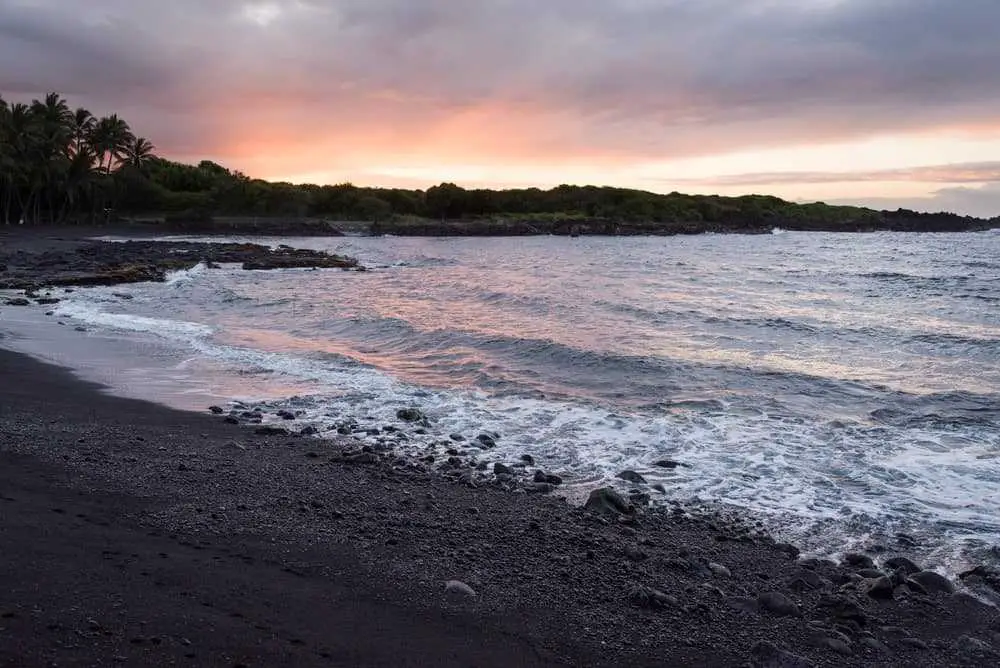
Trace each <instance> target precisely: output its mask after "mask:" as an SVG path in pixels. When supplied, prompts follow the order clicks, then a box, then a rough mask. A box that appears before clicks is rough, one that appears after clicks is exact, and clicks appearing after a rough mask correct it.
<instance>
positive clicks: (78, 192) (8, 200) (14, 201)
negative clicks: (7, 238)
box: [0, 93, 154, 224]
mask: <svg viewBox="0 0 1000 668" xmlns="http://www.w3.org/2000/svg"><path fill="white" fill-rule="evenodd" d="M153 159H154V156H153V145H152V144H151V143H150V142H149V141H148V140H146V139H143V138H141V137H136V136H135V135H134V134H133V133H132V130H131V129H130V128H129V126H128V123H126V122H125V121H124V120H123V119H121V118H119V117H118V116H116V115H111V116H107V117H103V118H95V117H94V116H93V115H92V114H91V113H90V112H89V111H87V110H86V109H76V110H72V109H70V107H69V105H68V104H67V103H66V100H65V99H63V98H62V96H60V95H59V94H58V93H49V94H48V95H46V96H45V98H44V99H42V100H33V101H32V102H31V103H30V104H24V103H8V102H7V101H5V100H3V99H2V98H0V216H2V221H3V223H4V224H12V223H22V224H40V223H65V222H70V221H73V222H81V221H91V222H93V221H95V220H99V219H102V218H105V217H106V213H105V210H106V209H107V208H108V207H113V206H114V203H115V201H116V199H117V197H118V196H119V194H120V192H121V190H122V188H123V186H124V183H125V182H126V181H127V175H126V174H125V172H126V171H127V169H135V170H139V171H141V170H142V169H144V168H145V167H146V166H147V165H148V164H149V162H150V161H151V160H153Z"/></svg>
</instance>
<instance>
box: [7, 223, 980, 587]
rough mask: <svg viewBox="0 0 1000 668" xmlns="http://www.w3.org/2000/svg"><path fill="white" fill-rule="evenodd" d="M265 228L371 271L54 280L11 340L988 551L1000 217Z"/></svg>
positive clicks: (871, 530)
mask: <svg viewBox="0 0 1000 668" xmlns="http://www.w3.org/2000/svg"><path fill="white" fill-rule="evenodd" d="M267 243H273V244H275V245H277V244H288V245H291V246H295V247H307V248H314V249H321V250H327V251H331V252H335V253H338V254H346V255H351V256H353V257H356V258H358V259H359V260H360V261H361V262H362V263H363V264H364V265H365V266H366V267H367V268H368V271H366V272H341V271H336V270H320V271H310V270H285V271H276V272H248V271H242V270H241V269H239V268H238V267H226V266H224V267H222V268H218V269H208V268H205V267H203V266H199V267H197V268H196V269H194V270H191V271H188V272H182V273H179V274H175V275H173V276H171V278H170V280H168V281H167V282H166V283H159V284H152V283H150V284H137V285H132V286H124V287H123V286H117V287H115V288H92V289H78V290H75V291H73V292H72V293H67V292H62V293H59V294H58V296H61V297H62V298H63V301H62V302H61V303H60V304H58V305H57V306H55V307H53V308H54V313H53V315H52V316H51V317H49V319H48V321H47V323H36V327H37V328H41V327H43V326H45V327H47V328H48V329H47V330H46V331H49V330H53V331H54V330H59V331H58V336H60V337H62V338H60V339H59V341H61V342H62V343H60V344H59V345H58V346H54V345H53V343H52V342H53V341H55V339H49V338H46V337H54V336H56V334H54V333H51V332H50V333H49V334H38V332H40V331H41V329H36V330H34V331H35V332H36V334H37V335H36V336H35V337H34V343H32V341H30V340H29V339H30V338H31V337H21V338H20V339H18V337H13V338H12V340H11V341H10V342H8V344H9V345H10V346H12V347H15V348H17V347H18V346H20V347H21V348H22V349H25V350H27V351H29V352H33V353H35V354H42V355H44V353H45V350H43V348H46V347H47V348H48V350H49V351H50V352H51V351H52V350H53V349H55V348H59V349H61V350H63V351H64V354H61V355H59V356H58V357H59V359H57V360H55V361H59V362H60V363H64V364H69V365H71V366H74V367H76V368H78V369H80V370H82V371H83V372H89V373H90V375H92V376H94V377H95V379H97V380H101V381H102V382H105V383H108V384H109V385H111V386H112V388H113V389H117V391H121V392H123V393H125V394H131V395H136V396H143V397H145V398H152V399H155V400H158V401H162V402H164V403H168V404H171V405H175V406H179V407H183V408H192V409H197V410H204V409H205V407H206V406H207V405H208V402H209V401H233V402H235V401H239V402H246V403H253V402H258V403H261V402H262V403H264V404H266V405H267V406H269V407H271V408H274V409H280V408H293V409H294V410H296V411H299V412H300V413H301V417H300V420H299V422H300V423H302V424H314V425H316V426H317V428H318V429H319V431H320V435H322V434H323V433H324V432H326V431H327V430H329V429H330V428H331V427H332V425H333V424H334V422H335V421H337V420H342V419H344V418H347V417H349V418H351V419H354V420H357V421H358V422H359V423H360V424H362V425H372V426H379V425H385V424H391V423H393V422H394V421H395V419H394V418H395V414H396V411H397V410H398V409H400V408H405V407H416V408H419V409H420V410H421V411H423V412H424V413H426V414H427V415H428V416H429V417H430V419H431V427H430V428H429V429H427V433H426V434H410V435H409V436H410V438H409V440H405V441H404V440H400V441H399V442H398V446H397V448H398V449H399V450H400V451H401V452H404V453H407V454H413V455H417V456H419V455H422V454H425V453H426V452H428V451H429V449H431V448H433V447H435V444H437V443H440V442H441V441H442V440H443V441H447V440H449V437H450V435H452V434H463V435H465V436H467V437H474V436H475V435H476V434H477V433H481V432H484V431H490V432H495V433H497V434H498V435H499V439H498V447H497V448H496V449H495V450H491V451H490V452H489V453H487V454H484V455H483V456H482V458H484V459H488V460H490V461H504V462H510V461H517V460H518V458H519V457H520V456H521V455H523V454H530V455H531V456H532V457H533V458H534V459H535V460H536V461H537V462H539V465H540V466H544V468H545V469H546V470H547V471H552V472H556V473H559V474H560V475H562V476H563V477H564V479H565V480H566V483H567V484H566V490H565V492H564V493H565V494H567V495H568V496H570V497H571V498H579V497H580V495H583V494H585V493H586V491H588V490H589V489H592V488H593V487H594V486H596V485H598V484H604V483H607V482H608V481H613V480H614V479H615V478H614V476H615V475H616V474H617V473H619V472H620V471H622V470H625V469H631V470H634V471H637V472H639V473H640V474H641V475H643V476H644V477H645V478H646V479H647V480H648V481H649V482H650V483H651V484H658V485H662V488H660V489H661V490H662V491H654V492H653V498H654V502H658V503H670V502H682V503H685V504H695V505H698V504H706V505H724V506H732V507H736V508H740V509H746V510H749V511H751V512H752V513H754V514H755V515H756V516H757V517H759V518H761V519H762V520H764V522H765V524H766V525H767V526H768V528H769V529H771V530H772V531H773V532H774V533H776V534H777V535H779V536H780V537H782V538H785V539H788V540H791V541H793V542H796V543H797V544H799V545H801V546H803V547H804V548H806V549H808V550H810V551H812V552H813V553H816V554H835V553H838V552H842V551H844V550H848V549H869V550H876V551H877V550H894V549H905V550H906V552H907V553H909V554H916V555H918V556H920V558H921V559H923V560H924V561H925V562H927V563H929V564H931V565H936V566H939V567H942V568H945V569H947V570H952V571H954V570H958V569H961V568H962V567H964V566H966V565H968V564H970V563H976V564H979V563H983V562H991V561H996V559H997V557H998V554H997V552H998V550H1000V548H998V545H1000V309H998V304H1000V235H997V234H992V233H982V234H954V235H949V234H940V235H938V234H934V235H931V234H926V235H916V234H894V233H879V234H865V235H848V234H842V235H841V234H807V233H792V232H785V233H781V234H773V235H761V236H715V235H703V236H692V237H668V238H659V237H654V238H646V237H643V238H599V237H581V238H574V239H569V238H563V237H531V238H490V239H471V238H448V239H411V238H361V237H347V238H329V239H291V238H286V239H274V240H269V241H268V242H267ZM123 293H127V295H125V296H122V294H123ZM23 317H25V318H27V317H28V316H23ZM57 321H62V322H63V323H64V325H72V326H80V327H81V328H83V329H85V330H86V331H85V332H76V331H75V330H74V329H73V327H71V326H64V327H61V328H60V327H59V326H58V325H57V324H56V322H57ZM74 337H75V338H74ZM45 341H48V343H45V345H42V344H41V343H39V342H45ZM68 341H75V342H76V343H73V344H72V345H71V346H70V344H68V343H66V342H68ZM67 346H69V348H67ZM70 349H71V352H65V351H67V350H70ZM49 356H50V358H51V357H53V355H51V354H50V355H49ZM85 375H86V373H85ZM334 433H335V432H334ZM663 459H670V460H673V461H676V462H678V463H680V464H681V465H680V466H678V467H676V468H673V469H665V468H661V467H658V466H656V465H655V463H656V462H657V461H660V460H663Z"/></svg>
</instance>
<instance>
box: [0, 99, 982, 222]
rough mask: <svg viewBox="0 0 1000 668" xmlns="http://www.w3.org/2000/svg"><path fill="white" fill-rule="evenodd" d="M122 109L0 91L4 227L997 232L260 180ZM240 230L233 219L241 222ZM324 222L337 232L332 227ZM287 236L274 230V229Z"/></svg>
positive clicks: (686, 199) (692, 199) (879, 214)
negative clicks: (164, 141)
mask: <svg viewBox="0 0 1000 668" xmlns="http://www.w3.org/2000/svg"><path fill="white" fill-rule="evenodd" d="M154 150H155V149H154V146H153V144H152V143H151V142H150V141H148V140H146V139H144V138H142V137H139V136H136V135H135V134H134V133H133V131H132V129H131V128H130V127H129V125H128V123H127V122H126V121H125V120H124V119H122V118H120V117H118V116H117V115H110V116H106V117H95V116H94V115H93V114H91V113H90V112H89V111H87V110H86V109H75V110H74V109H72V108H71V107H70V106H69V105H68V104H67V102H66V100H65V99H64V98H63V97H62V96H60V95H59V94H57V93H50V94H48V95H46V96H45V98H44V99H40V100H33V101H31V102H28V103H23V102H8V101H5V100H3V99H2V98H0V221H2V222H3V223H5V224H12V223H21V224H26V225H36V224H70V223H89V224H93V223H104V222H108V223H111V222H115V223H120V222H127V221H130V220H133V221H134V220H143V221H147V222H156V223H159V224H161V225H162V226H163V227H164V228H171V229H178V228H180V229H189V230H200V229H206V228H211V227H212V225H213V223H214V222H217V221H218V220H220V219H229V220H236V221H240V220H241V219H244V220H245V219H247V218H251V219H255V220H257V221H259V219H268V220H273V221H278V227H281V226H282V225H285V226H286V227H288V228H292V227H295V228H297V229H300V228H301V223H302V221H305V220H309V221H314V222H317V223H322V221H338V222H341V221H343V222H348V221H355V222H356V223H359V224H361V225H362V227H363V228H364V229H367V230H368V231H370V232H372V233H376V234H379V233H392V234H414V235H445V234H478V235H492V234H697V233H702V232H768V231H770V230H771V229H773V228H775V227H780V228H783V229H789V230H826V231H851V232H864V231H874V230H883V229H891V230H907V231H964V230H977V229H987V228H989V227H996V226H1000V217H998V218H994V219H992V220H983V219H978V218H971V217H967V216H959V215H956V214H949V213H937V214H925V213H917V212H914V211H908V210H902V209H901V210H898V211H892V212H890V211H875V210H873V209H867V208H863V207H853V206H832V205H827V204H824V203H821V202H818V203H810V204H799V203H793V202H788V201H785V200H782V199H780V198H777V197H770V196H765V195H746V196H743V197H722V196H716V195H685V194H681V193H676V192H674V193H669V194H657V193H651V192H645V191H641V190H633V189H627V188H611V187H598V186H572V185H561V186H559V187H556V188H552V189H549V190H542V189H539V188H521V189H507V190H488V189H465V188H462V187H459V186H458V185H455V184H453V183H442V184H441V185H438V186H434V187H432V188H428V189H427V190H407V189H400V188H366V187H358V186H354V185H352V184H349V183H344V184H337V185H313V184H292V183H281V182H279V183H273V182H268V181H265V180H261V179H254V178H251V177H249V176H247V175H246V174H243V173H241V172H239V171H234V170H231V169H227V168H226V167H223V166H222V165H219V164H216V163H214V162H211V161H207V160H206V161H202V162H200V163H199V164H197V165H188V164H182V163H179V162H174V161H171V160H167V159H164V158H160V157H157V156H155V155H154ZM235 224H237V225H238V224H239V223H238V222H237V223H235ZM318 229H319V230H320V231H323V230H331V229H333V228H332V227H331V226H330V225H329V224H322V225H319V227H318ZM275 231H280V230H275Z"/></svg>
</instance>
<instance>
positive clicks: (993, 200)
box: [831, 182, 1000, 218]
mask: <svg viewBox="0 0 1000 668" xmlns="http://www.w3.org/2000/svg"><path fill="white" fill-rule="evenodd" d="M831 203H834V204H859V205H862V206H870V207H872V208H875V209H889V210H895V209H899V208H903V209H913V210H915V211H931V212H938V211H954V212H957V213H961V214H965V215H969V216H977V217H979V218H1000V182H997V183H987V184H984V185H982V186H979V187H970V186H954V187H951V188H942V189H940V190H937V191H935V192H934V194H933V195H931V196H930V197H875V198H867V199H853V198H852V199H841V200H835V201H833V202H831Z"/></svg>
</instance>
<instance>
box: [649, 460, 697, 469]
mask: <svg viewBox="0 0 1000 668" xmlns="http://www.w3.org/2000/svg"><path fill="white" fill-rule="evenodd" d="M653 466H659V467H660V468H661V469H676V468H680V467H684V468H691V465H690V464H682V463H681V462H675V461H674V460H673V459H661V460H659V461H656V462H653Z"/></svg>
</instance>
